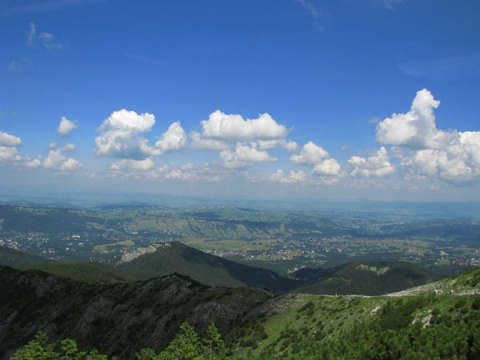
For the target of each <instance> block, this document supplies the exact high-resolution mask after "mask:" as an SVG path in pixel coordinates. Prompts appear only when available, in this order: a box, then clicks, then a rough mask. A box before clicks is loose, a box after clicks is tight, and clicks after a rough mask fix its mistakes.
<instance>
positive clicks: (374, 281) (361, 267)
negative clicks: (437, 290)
mask: <svg viewBox="0 0 480 360" xmlns="http://www.w3.org/2000/svg"><path fill="white" fill-rule="evenodd" d="M312 273H313V274H314V276H313V277H311V278H310V279H309V280H308V281H307V284H305V285H304V286H302V287H299V288H298V289H296V290H295V292H299V293H308V294H328V295H335V294H338V295H347V294H358V295H382V294H387V293H389V292H394V291H400V290H403V289H408V288H411V287H414V286H418V285H423V284H426V283H429V282H432V281H434V280H438V279H439V276H437V275H434V274H432V273H429V272H428V271H426V270H423V269H421V268H419V267H417V266H414V265H412V264H408V263H405V262H372V261H370V262H352V263H348V264H344V265H340V266H337V267H334V268H330V269H326V270H324V271H321V272H320V273H319V275H318V274H315V272H312Z"/></svg>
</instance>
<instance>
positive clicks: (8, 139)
mask: <svg viewBox="0 0 480 360" xmlns="http://www.w3.org/2000/svg"><path fill="white" fill-rule="evenodd" d="M21 143H22V139H20V138H19V137H17V136H14V135H10V134H8V133H6V132H3V131H0V146H4V147H15V146H19V145H20V144H21Z"/></svg>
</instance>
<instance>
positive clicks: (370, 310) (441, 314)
mask: <svg viewBox="0 0 480 360" xmlns="http://www.w3.org/2000/svg"><path fill="white" fill-rule="evenodd" d="M377 271H378V268H377ZM439 288H442V289H443V290H444V291H443V293H441V294H439V293H436V292H434V290H435V289H439ZM416 289H417V290H416V295H411V294H409V293H405V294H404V295H399V294H398V293H397V294H389V295H387V296H363V295H347V296H324V295H310V294H287V295H282V296H274V295H273V294H272V293H269V292H267V291H263V290H259V289H252V288H235V289H232V288H222V287H209V286H206V285H202V284H199V283H198V282H196V281H193V280H191V279H190V278H188V277H185V276H182V275H178V274H173V275H168V276H164V277H160V278H153V279H149V280H145V281H136V282H132V283H117V284H99V283H93V284H88V283H81V282H77V281H73V280H70V279H68V278H65V277H59V276H56V275H51V274H47V273H44V272H41V271H36V270H28V271H20V270H15V269H12V268H8V267H0V324H1V326H0V358H5V359H8V356H9V355H10V354H12V353H13V352H14V351H15V350H16V349H18V348H19V347H20V346H22V345H24V344H26V343H27V342H28V341H29V340H31V339H32V338H33V335H34V334H35V332H37V331H38V330H43V331H45V332H46V333H47V334H48V336H49V339H50V341H53V342H56V341H58V340H59V339H62V338H66V337H68V338H73V339H75V340H76V341H77V342H78V344H79V346H80V348H81V349H92V348H97V349H98V350H99V351H100V352H101V353H105V354H107V355H109V356H113V355H116V356H119V358H120V359H133V358H135V353H136V352H138V351H139V350H140V349H141V348H145V347H150V348H152V349H154V350H155V351H157V352H158V351H161V350H162V349H164V348H165V347H166V346H167V344H168V343H169V341H170V340H171V339H172V338H173V336H174V335H175V333H176V332H177V331H178V329H179V327H180V325H181V324H182V323H183V322H184V321H186V322H188V323H189V324H191V325H193V326H194V327H195V328H196V330H197V331H199V332H200V333H202V332H203V331H204V330H205V328H206V327H207V326H208V324H210V323H211V322H212V323H214V324H215V325H216V326H217V327H218V328H219V331H220V333H221V334H222V337H223V338H224V339H225V341H226V343H227V346H228V348H229V349H230V350H229V355H228V356H227V358H233V359H244V358H247V357H248V358H251V359H266V358H268V359H276V358H287V359H294V358H295V359H299V358H300V359H337V358H352V359H367V358H380V359H395V358H398V359H400V358H404V356H407V354H408V356H407V357H408V358H435V357H437V358H455V357H456V358H465V359H476V358H478V355H480V338H478V336H477V337H475V334H480V296H478V295H480V269H479V268H477V269H473V270H470V271H468V272H466V273H464V274H461V275H459V276H455V277H451V278H448V279H443V280H440V281H437V282H435V283H431V284H429V285H424V286H423V287H422V288H421V289H422V290H419V289H420V288H416ZM448 290H452V291H453V293H454V294H455V295H450V292H449V291H448ZM459 295H463V296H459ZM369 342H373V343H372V344H375V345H374V347H370V346H368V344H369ZM369 354H370V355H369ZM379 354H384V355H382V356H380V355H379ZM386 354H390V355H386ZM402 354H403V355H402ZM422 354H423V355H422ZM448 354H449V355H448ZM447 355H448V356H447Z"/></svg>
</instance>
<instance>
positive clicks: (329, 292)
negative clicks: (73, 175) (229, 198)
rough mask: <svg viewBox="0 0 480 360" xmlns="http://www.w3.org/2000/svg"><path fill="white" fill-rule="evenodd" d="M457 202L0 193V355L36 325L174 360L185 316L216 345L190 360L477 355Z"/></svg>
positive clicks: (472, 252)
mask: <svg viewBox="0 0 480 360" xmlns="http://www.w3.org/2000/svg"><path fill="white" fill-rule="evenodd" d="M437 210H438V209H437ZM460 213H461V214H460ZM460 213H458V212H457V213H455V214H446V213H443V212H438V211H435V212H431V211H425V209H422V211H421V213H420V212H419V209H418V208H417V209H416V210H415V211H412V210H410V211H404V212H399V211H398V207H395V208H394V209H390V210H385V209H384V210H382V211H380V210H378V209H377V210H376V211H372V210H371V209H370V210H369V208H366V209H363V210H362V209H357V210H355V211H327V210H325V209H322V210H319V209H296V210H289V209H282V208H278V209H272V208H268V209H261V208H255V207H252V208H246V207H223V206H220V207H216V206H214V207H200V206H198V207H166V206H159V205H149V204H137V203H129V204H120V205H109V206H101V207H93V208H81V207H77V208H72V207H68V206H64V207H58V206H54V207H52V206H45V205H34V204H29V205H25V204H22V205H18V204H3V205H0V344H1V345H0V358H3V359H9V358H10V357H11V356H12V354H17V353H16V351H18V350H19V349H24V350H25V349H28V346H27V347H25V346H26V344H30V343H31V341H33V340H32V339H34V337H35V336H36V335H35V334H37V336H40V335H38V334H42V333H39V331H40V332H43V333H44V334H46V335H45V336H46V339H47V340H48V342H49V343H51V344H52V345H51V346H52V347H51V349H60V347H61V345H60V344H63V343H64V342H63V340H62V339H74V340H72V341H75V343H76V344H78V346H79V348H80V349H82V350H84V351H88V352H89V353H90V352H91V351H93V349H97V350H98V351H99V353H101V354H104V355H101V356H103V357H98V358H95V357H90V358H91V359H103V360H105V359H138V358H141V359H144V360H156V359H166V358H172V357H171V355H168V354H169V353H168V351H167V350H166V349H172V346H174V345H172V344H177V345H175V346H180V345H178V343H175V342H174V341H175V339H177V337H178V336H182V335H181V331H185V328H184V327H185V326H186V325H185V324H187V325H188V326H191V327H192V328H191V330H190V331H194V332H197V333H198V336H199V337H202V338H204V339H205V336H207V335H208V331H210V330H208V329H209V326H212V325H214V326H215V327H216V329H218V336H221V337H222V339H223V340H224V341H225V348H224V350H222V354H223V355H222V356H220V357H215V356H216V355H215V356H213V355H211V356H210V357H203V355H201V356H200V355H198V358H212V359H224V358H225V359H227V358H228V359H244V358H251V359H277V358H285V359H338V358H345V359H347V358H348V359H369V358H371V359H374V358H380V359H402V358H435V357H438V358H465V359H476V358H478V356H480V350H479V349H480V343H478V339H479V338H480V337H478V334H480V333H479V331H480V323H479V321H478V319H480V313H479V311H480V268H479V267H478V266H477V265H478V261H479V258H480V254H479V251H480V222H479V220H478V217H477V216H473V215H472V216H466V215H465V212H464V211H461V212H460ZM399 214H400V215H399ZM460 215H461V216H460ZM446 276H450V277H446ZM445 277H446V278H445ZM182 329H184V330H182ZM452 334H454V336H453V335H452ZM202 341H203V340H202ZM32 344H33V343H32ZM199 344H200V343H197V345H196V346H197V347H198V346H200V345H199ZM32 346H33V345H32ZM25 351H26V350H25ZM165 351H167V352H165ZM93 353H95V352H93ZM18 354H20V353H18ZM85 354H86V353H85ZM162 354H163V355H162ZM165 354H167V355H165ZM15 356H17V355H15ZM15 356H14V357H13V358H14V359H20V360H23V359H24V358H21V357H15ZM52 356H53V355H52ZM88 356H90V355H88ZM165 356H166V357H165ZM169 356H170V357H169ZM192 356H193V355H192ZM59 358H61V359H63V357H59ZM80 358H85V359H86V358H89V357H80ZM90 358H89V359H90ZM173 358H182V357H173ZM187 358H188V357H187Z"/></svg>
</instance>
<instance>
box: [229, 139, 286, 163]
mask: <svg viewBox="0 0 480 360" xmlns="http://www.w3.org/2000/svg"><path fill="white" fill-rule="evenodd" d="M220 158H221V159H222V160H223V164H224V166H225V167H228V168H241V167H245V166H248V165H251V164H252V163H257V162H265V161H275V160H277V159H276V158H272V157H270V155H268V153H267V152H266V151H264V150H258V149H256V148H255V147H251V146H247V145H242V144H239V145H238V146H237V147H236V149H235V151H230V150H224V151H222V152H221V153H220Z"/></svg>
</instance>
